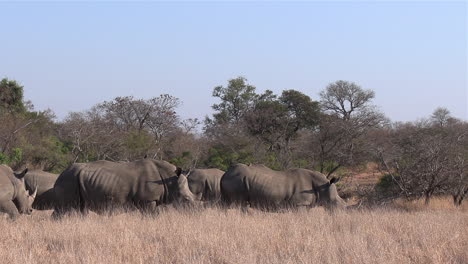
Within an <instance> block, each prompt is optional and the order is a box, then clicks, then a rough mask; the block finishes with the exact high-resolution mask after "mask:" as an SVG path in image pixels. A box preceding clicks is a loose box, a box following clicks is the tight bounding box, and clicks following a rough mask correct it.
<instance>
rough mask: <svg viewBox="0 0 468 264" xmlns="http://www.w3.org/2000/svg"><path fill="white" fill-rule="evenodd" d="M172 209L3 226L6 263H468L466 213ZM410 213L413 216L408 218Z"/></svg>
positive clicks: (0, 222) (445, 207) (40, 215)
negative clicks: (148, 215) (157, 214)
mask: <svg viewBox="0 0 468 264" xmlns="http://www.w3.org/2000/svg"><path fill="white" fill-rule="evenodd" d="M435 204H436V205H437V206H436V207H435V208H422V207H421V206H420V205H417V204H416V205H409V208H412V206H413V207H415V208H416V209H417V210H401V209H388V208H387V209H372V210H362V211H353V210H347V211H336V212H328V211H325V210H324V209H322V208H313V209H310V210H304V211H297V212H285V213H284V212H283V213H265V212H260V211H255V212H253V213H248V214H246V213H242V212H240V210H237V209H230V210H227V211H226V210H223V209H218V208H215V209H206V210H187V209H185V210H182V209H179V210H176V209H173V208H172V209H168V210H167V211H165V212H162V213H161V214H160V215H159V216H157V217H154V218H153V217H146V216H142V215H141V214H139V213H132V214H120V215H115V216H98V215H94V214H92V215H89V216H88V217H84V218H83V217H79V216H69V217H65V218H64V219H62V220H60V221H54V220H51V219H50V217H49V215H50V211H49V212H38V211H35V212H34V214H33V215H32V216H31V217H28V216H22V217H20V218H19V219H18V220H17V221H16V222H11V221H9V220H7V219H5V218H1V219H0V230H1V233H0V262H1V263H22V264H24V263H359V264H361V263H398V264H400V263H468V230H467V227H468V212H467V210H466V209H454V208H452V207H451V206H450V201H449V200H439V201H437V200H436V202H435ZM406 209H408V208H406Z"/></svg>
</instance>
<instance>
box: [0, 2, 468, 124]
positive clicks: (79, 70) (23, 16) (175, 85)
mask: <svg viewBox="0 0 468 264" xmlns="http://www.w3.org/2000/svg"><path fill="white" fill-rule="evenodd" d="M0 14H1V15H0V36H1V37H0V77H8V78H10V79H16V80H17V81H19V82H20V83H21V84H22V85H24V87H25V96H26V98H27V99H29V100H31V101H32V102H33V104H34V105H35V106H36V108H37V109H46V108H50V109H52V110H53V111H54V112H55V113H56V114H57V116H58V117H59V118H63V117H65V116H66V115H67V113H68V112H70V111H81V110H85V109H88V108H90V107H91V106H92V105H94V104H96V103H99V102H102V101H104V100H111V99H112V98H114V97H116V96H124V95H133V96H135V97H141V98H149V97H153V96H158V95H160V94H162V93H168V94H171V95H173V96H176V97H178V98H180V99H181V100H182V102H183V105H182V106H181V107H180V108H179V114H180V115H181V117H183V118H189V117H197V118H203V117H204V116H205V115H207V114H210V113H211V107H210V106H211V105H212V104H213V103H215V102H216V100H215V99H214V98H212V97H211V91H212V89H213V87H215V86H217V85H225V84H226V83H227V80H228V79H230V78H235V77H237V76H244V77H246V78H247V79H248V80H249V82H250V83H251V84H253V85H255V86H256V87H257V89H258V91H259V92H261V91H263V90H265V89H270V90H273V91H275V92H277V93H280V92H281V91H282V90H284V89H296V90H300V91H302V92H304V93H306V94H308V95H309V96H311V97H312V99H314V100H318V93H319V91H320V90H322V89H324V88H325V87H326V85H327V84H329V83H331V82H334V81H336V80H340V79H342V80H348V81H353V82H356V83H357V84H359V85H361V86H362V87H363V88H366V89H373V90H374V91H375V92H376V99H375V104H376V105H378V106H379V107H380V109H381V110H382V111H383V112H384V113H385V114H386V115H387V116H388V117H390V118H391V119H392V120H394V121H408V120H415V119H417V118H421V117H427V116H428V115H430V114H431V112H432V111H433V110H434V109H435V108H436V107H438V106H443V107H447V108H448V109H449V110H450V111H451V112H452V114H453V115H454V116H456V117H459V118H464V119H468V113H467V112H468V106H467V101H468V95H467V39H466V38H467V32H468V31H467V18H466V16H467V4H466V2H463V1H459V2H449V3H447V2H404V1H392V2H350V1H348V2H316V1H313V2H293V3H291V2H177V3H171V2H139V3H130V2H100V3H92V2H69V3H66V2H64V3H57V2H46V3H40V2H0Z"/></svg>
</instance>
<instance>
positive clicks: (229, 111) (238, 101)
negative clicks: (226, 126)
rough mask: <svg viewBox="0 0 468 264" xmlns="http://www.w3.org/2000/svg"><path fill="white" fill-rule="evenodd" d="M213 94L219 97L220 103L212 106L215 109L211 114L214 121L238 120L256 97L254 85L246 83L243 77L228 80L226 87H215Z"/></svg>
mask: <svg viewBox="0 0 468 264" xmlns="http://www.w3.org/2000/svg"><path fill="white" fill-rule="evenodd" d="M213 96H214V97H218V98H219V99H221V103H219V104H214V105H213V106H212V108H213V110H215V111H217V113H215V114H214V115H213V117H214V121H215V122H216V123H223V122H237V121H239V120H240V119H241V118H242V116H243V115H244V113H245V112H246V111H247V110H248V109H249V108H250V107H251V106H252V105H253V103H254V101H255V99H256V98H257V94H256V93H255V86H252V85H249V84H247V79H245V78H243V77H238V78H235V79H231V80H229V83H228V86H227V87H223V86H217V87H215V88H214V90H213Z"/></svg>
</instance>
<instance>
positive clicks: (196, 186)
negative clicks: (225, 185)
mask: <svg viewBox="0 0 468 264" xmlns="http://www.w3.org/2000/svg"><path fill="white" fill-rule="evenodd" d="M223 174H224V171H222V170H218V169H195V170H193V171H191V172H190V174H189V175H188V176H187V178H188V186H189V188H190V191H191V192H192V193H193V195H194V196H195V200H197V201H203V202H217V201H219V200H220V198H221V186H220V184H221V177H222V176H223Z"/></svg>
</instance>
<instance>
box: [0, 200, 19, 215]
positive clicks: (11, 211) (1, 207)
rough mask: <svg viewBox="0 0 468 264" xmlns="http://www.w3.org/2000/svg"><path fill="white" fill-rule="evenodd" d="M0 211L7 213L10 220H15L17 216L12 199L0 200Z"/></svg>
mask: <svg viewBox="0 0 468 264" xmlns="http://www.w3.org/2000/svg"><path fill="white" fill-rule="evenodd" d="M0 212H3V213H6V214H8V216H9V217H10V219H12V220H15V219H16V218H17V217H18V216H19V212H18V209H17V208H16V205H15V204H14V203H13V201H6V202H0Z"/></svg>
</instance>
